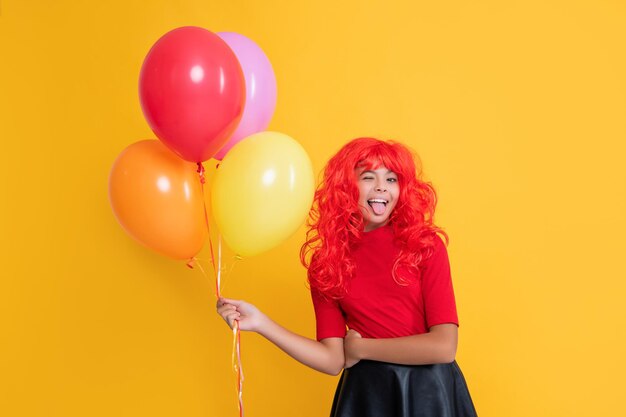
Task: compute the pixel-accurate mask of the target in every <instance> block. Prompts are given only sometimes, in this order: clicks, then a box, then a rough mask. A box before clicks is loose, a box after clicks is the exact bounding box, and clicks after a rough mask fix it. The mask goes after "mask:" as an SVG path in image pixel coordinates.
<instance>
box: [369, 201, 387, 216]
mask: <svg viewBox="0 0 626 417" xmlns="http://www.w3.org/2000/svg"><path fill="white" fill-rule="evenodd" d="M370 206H372V210H374V213H376V214H377V215H378V216H380V215H381V214H383V213H384V212H385V203H370Z"/></svg>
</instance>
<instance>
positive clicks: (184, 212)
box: [109, 140, 207, 259]
mask: <svg viewBox="0 0 626 417" xmlns="http://www.w3.org/2000/svg"><path fill="white" fill-rule="evenodd" d="M109 201H110V202H111V207H113V212H114V213H115V217H117V220H118V221H119V222H120V224H121V225H122V227H123V228H124V229H125V230H126V232H127V233H128V234H129V235H131V236H132V237H133V238H135V239H136V240H138V241H139V242H141V243H143V244H144V245H146V246H148V247H149V248H151V249H154V250H155V251H157V252H159V253H161V254H163V255H166V256H169V257H171V258H174V259H189V258H192V257H193V256H195V255H196V254H197V253H198V252H200V249H202V245H203V244H204V241H205V239H206V236H207V230H206V223H205V218H204V202H203V196H202V186H201V184H200V179H199V177H198V174H197V172H196V164H193V163H191V162H187V161H183V160H182V159H180V158H178V157H177V156H176V155H175V154H174V153H172V152H171V151H170V150H169V149H167V148H166V147H165V146H164V145H163V144H161V143H160V142H158V141H156V140H143V141H140V142H137V143H134V144H132V145H130V146H129V147H127V148H126V149H124V151H122V153H121V154H120V155H119V156H118V157H117V159H116V160H115V162H114V163H113V168H111V175H110V177H109Z"/></svg>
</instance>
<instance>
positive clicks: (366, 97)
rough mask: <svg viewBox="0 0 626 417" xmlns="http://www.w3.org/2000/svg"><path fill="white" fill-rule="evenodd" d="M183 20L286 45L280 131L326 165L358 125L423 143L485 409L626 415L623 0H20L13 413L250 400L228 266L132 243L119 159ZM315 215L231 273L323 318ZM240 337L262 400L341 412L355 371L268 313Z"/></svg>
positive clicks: (14, 28) (159, 412)
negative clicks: (315, 290) (283, 332)
mask: <svg viewBox="0 0 626 417" xmlns="http://www.w3.org/2000/svg"><path fill="white" fill-rule="evenodd" d="M183 25H197V26H202V27H205V28H208V29H210V30H213V31H234V32H239V33H242V34H244V35H246V36H248V37H249V38H251V39H253V40H255V41H256V42H257V43H258V44H259V45H260V46H261V47H262V48H263V49H264V50H265V52H266V53H267V55H268V56H269V58H270V60H271V62H272V63H273V65H274V69H275V72H276V76H277V81H278V87H279V91H278V105H277V109H276V114H275V117H274V119H273V121H272V124H271V125H270V128H271V129H273V130H277V131H281V132H284V133H287V134H289V135H291V136H292V137H294V138H296V139H297V140H298V141H299V142H300V143H301V144H302V145H303V146H304V148H305V149H306V150H307V151H308V152H309V155H310V156H311V158H312V160H313V164H314V168H315V172H316V174H317V173H319V171H320V170H321V168H322V167H323V164H324V163H325V162H326V160H327V159H328V157H329V156H330V155H332V154H333V153H334V152H335V151H336V150H337V149H338V148H339V147H340V146H341V145H342V144H343V143H345V142H346V141H347V140H348V139H351V138H353V137H356V136H362V135H374V136H379V137H382V138H395V139H399V140H401V141H404V142H405V143H407V144H409V145H410V146H411V147H413V148H414V149H416V150H417V151H418V152H419V154H420V155H421V158H422V161H423V163H424V167H425V172H426V176H427V178H428V179H430V180H432V181H433V182H434V184H435V186H436V188H437V190H438V192H439V196H440V205H439V210H438V217H437V219H438V222H439V224H440V225H441V226H443V227H444V228H445V229H446V231H447V232H448V233H449V235H450V237H451V244H450V247H449V252H450V257H451V262H452V268H453V274H454V283H455V290H456V293H457V303H458V308H459V313H460V319H461V329H460V345H459V352H458V361H459V363H460V365H461V367H462V369H463V370H464V373H465V376H466V378H467V381H468V384H469V387H470V389H471V392H472V395H473V398H474V401H475V404H476V407H477V409H478V411H479V414H480V415H481V417H489V416H493V417H499V416H509V417H516V416H537V417H538V416H569V417H572V416H618V415H623V398H622V397H623V388H624V382H623V375H624V374H625V373H626V365H625V363H624V360H623V357H622V356H623V352H624V351H625V350H626V343H625V339H626V337H625V336H624V333H623V331H622V328H621V326H622V325H623V324H624V318H625V307H624V304H625V301H624V300H625V295H626V291H625V290H626V279H625V278H626V273H625V272H626V268H625V267H624V250H625V245H624V236H626V220H624V213H625V212H626V196H625V194H626V186H625V184H626V168H625V164H624V161H623V159H624V155H625V150H626V147H625V145H624V140H625V138H626V122H625V120H626V119H625V117H624V116H625V110H626V81H625V80H626V58H625V57H626V55H625V54H624V45H625V42H624V41H625V40H626V4H625V3H624V2H621V1H617V0H615V1H608V0H587V1H571V0H569V1H565V0H564V1H554V0H550V1H539V0H528V1H497V0H493V1H484V0H482V1H463V2H460V1H459V2H455V1H452V2H432V1H428V2H427V1H417V2H408V1H407V2H402V3H400V2H398V3H394V2H382V1H380V2H366V1H358V2H357V1H354V2H353V1H315V2H299V1H289V0H281V1H278V0H276V1H256V2H253V1H243V0H238V1H233V0H231V1H200V0H194V1H183V0H169V1H166V0H156V1H138V0H125V1H119V0H115V1H100V2H96V1H93V2H91V1H86V0H84V1H79V0H75V1H43V0H41V1H34V0H2V1H1V4H0V139H1V142H0V143H1V145H2V148H1V150H0V155H1V158H2V159H1V163H0V178H1V181H2V183H1V184H2V187H1V191H2V194H1V197H0V198H1V200H0V201H1V204H0V210H1V211H0V227H1V229H0V232H1V236H2V241H1V242H2V247H1V253H2V265H1V269H0V274H1V276H2V278H1V279H0V414H2V415H6V416H55V417H56V416H59V417H60V416H63V417H71V416H152V417H157V416H168V417H170V416H185V417H192V416H235V415H237V411H236V401H235V391H234V378H233V375H232V372H231V367H230V348H231V346H230V343H231V335H230V332H229V331H228V329H227V327H226V326H225V325H224V323H223V322H222V321H221V320H220V319H219V318H218V317H217V315H216V314H215V313H214V302H215V299H214V295H213V282H212V280H208V279H206V278H205V277H204V276H202V274H201V273H200V272H199V271H197V270H194V271H192V270H189V269H187V268H186V267H185V266H184V265H183V264H181V263H177V262H174V261H171V260H168V259H165V258H162V257H160V256H158V255H156V254H154V253H153V252H151V251H150V250H148V249H145V248H143V247H142V246H140V245H138V244H137V243H135V242H134V241H133V240H132V239H130V238H129V237H128V236H127V235H126V234H125V233H124V231H123V230H122V228H121V227H120V226H119V225H118V224H117V223H116V221H115V219H114V217H113V215H112V212H111V210H110V207H109V204H108V199H107V179H108V173H109V169H110V167H111V164H112V162H113V160H114V159H115V157H116V156H117V155H118V154H119V153H120V152H121V151H122V149H124V148H125V147H126V146H127V145H129V144H131V143H133V142H135V141H138V140H140V139H145V138H153V137H154V136H153V134H152V133H151V131H150V129H149V128H148V126H147V124H146V122H145V121H144V119H143V116H142V114H141V110H140V107H139V101H138V95H137V79H138V73H139V68H140V66H141V63H142V60H143V58H144V56H145V54H146V53H147V51H148V49H149V48H150V46H151V45H152V44H153V43H154V42H155V41H156V40H157V39H158V38H159V37H160V36H161V35H162V34H164V33H165V32H167V31H168V30H170V29H173V28H175V27H178V26H183ZM208 165H211V164H208ZM259 204H262V202H259ZM303 234H304V229H300V230H299V231H298V232H297V233H296V234H295V235H294V236H293V237H292V238H290V239H289V240H288V241H286V242H284V244H282V245H281V246H279V247H277V248H275V249H274V250H272V251H270V252H267V253H265V254H263V255H259V256H257V257H253V258H249V259H246V260H244V261H242V262H239V263H238V264H237V265H236V266H235V268H234V270H233V272H232V274H230V275H229V277H228V278H227V282H226V283H225V287H224V292H225V294H226V295H229V296H232V297H243V298H245V299H247V300H249V301H253V302H254V303H255V304H257V305H258V306H259V307H261V308H262V309H264V311H266V312H267V313H268V314H269V315H271V316H272V317H274V318H275V319H276V320H277V321H279V322H281V323H283V324H284V325H286V326H287V327H289V328H291V329H293V330H294V331H296V332H299V333H302V334H305V335H308V336H314V320H313V313H312V308H311V306H310V303H309V295H308V293H307V290H306V288H305V284H304V282H305V271H304V269H303V268H302V267H301V266H300V265H299V263H298V256H297V255H298V249H299V245H300V243H301V242H302V239H303ZM202 256H203V257H204V258H205V259H206V258H207V257H208V251H206V250H205V252H204V253H203V254H202ZM230 256H231V255H229V254H226V255H225V259H226V260H227V261H228V262H231V258H230ZM242 343H243V346H242V349H243V360H244V367H245V376H246V382H245V388H244V401H245V406H246V415H247V416H250V417H254V416H256V417H260V416H324V415H327V413H328V410H329V407H330V403H331V398H332V393H333V391H334V386H335V383H336V380H337V378H334V377H329V376H325V375H322V374H317V373H315V372H314V371H312V370H309V369H307V368H305V367H304V366H301V365H299V364H297V363H296V362H295V361H293V360H290V359H289V358H288V357H287V356H286V355H284V354H283V353H282V352H280V351H279V350H278V349H276V348H275V347H273V346H272V345H270V344H269V343H268V342H267V341H265V340H263V339H262V338H261V337H259V336H258V335H254V334H244V335H243V341H242Z"/></svg>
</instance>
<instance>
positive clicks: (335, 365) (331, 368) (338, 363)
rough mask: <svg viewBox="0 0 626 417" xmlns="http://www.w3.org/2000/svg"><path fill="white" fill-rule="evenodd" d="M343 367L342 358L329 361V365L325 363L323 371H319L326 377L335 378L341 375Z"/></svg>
mask: <svg viewBox="0 0 626 417" xmlns="http://www.w3.org/2000/svg"><path fill="white" fill-rule="evenodd" d="M343 365H344V360H343V357H342V358H341V360H337V359H335V360H332V361H329V363H327V364H326V366H325V367H324V369H321V371H322V372H323V373H325V374H328V375H332V376H337V375H339V374H340V373H341V371H343Z"/></svg>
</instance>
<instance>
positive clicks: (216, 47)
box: [109, 27, 314, 260]
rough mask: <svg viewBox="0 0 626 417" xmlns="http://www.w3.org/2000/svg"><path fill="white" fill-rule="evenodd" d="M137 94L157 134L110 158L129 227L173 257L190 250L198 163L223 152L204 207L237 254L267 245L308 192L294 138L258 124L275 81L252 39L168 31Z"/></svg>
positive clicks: (197, 207) (196, 221) (195, 226)
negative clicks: (209, 199) (112, 159)
mask: <svg viewBox="0 0 626 417" xmlns="http://www.w3.org/2000/svg"><path fill="white" fill-rule="evenodd" d="M139 97H140V102H141V108H142V110H143V114H144V116H145V118H146V121H147V122H148V125H149V126H150V128H151V129H152V131H153V132H154V133H155V135H156V136H157V138H158V139H160V142H159V141H154V140H147V141H140V142H137V143H134V144H132V145H130V146H129V147H128V148H126V149H125V150H124V151H123V152H122V153H121V154H120V155H119V157H118V158H117V159H116V161H115V163H114V164H113V167H112V170H111V174H110V178H109V197H110V202H111V206H112V207H113V212H114V213H115V216H116V218H117V220H118V221H119V223H120V224H121V225H122V227H123V228H124V229H125V230H126V232H128V234H130V235H131V236H132V237H134V238H135V239H136V240H138V241H139V242H141V243H143V244H144V245H146V246H148V247H150V248H152V249H154V250H156V251H157V252H159V253H161V254H164V255H166V256H169V257H171V258H174V259H186V260H188V259H192V258H193V257H194V256H195V255H196V254H198V252H199V251H200V250H201V249H202V247H203V245H204V242H205V240H206V238H207V236H208V233H207V219H206V212H207V211H206V210H205V203H204V202H205V199H204V197H203V187H202V183H203V182H204V177H203V175H202V173H203V171H204V167H203V166H202V164H201V163H202V162H203V161H206V160H208V159H210V158H215V159H217V160H221V163H220V164H219V168H218V170H217V172H216V175H215V176H214V179H213V183H212V184H211V202H212V208H213V210H212V212H213V213H214V214H215V221H216V223H217V226H218V228H219V230H220V233H221V234H222V236H223V237H224V240H225V241H226V243H227V244H228V246H230V247H231V249H233V251H235V252H236V253H237V254H238V255H241V256H251V255H256V254H259V253H261V252H264V251H266V250H268V249H271V248H272V247H274V246H276V245H277V244H279V243H281V242H282V241H284V240H285V239H287V238H288V237H289V235H291V234H292V233H293V232H294V231H295V230H296V229H297V228H298V226H299V225H300V224H301V223H302V222H303V220H304V218H305V217H306V215H307V213H308V210H309V208H310V205H311V202H312V199H313V189H314V179H313V170H312V166H311V162H310V160H309V157H308V155H307V153H306V151H305V150H304V149H303V148H302V146H301V145H300V144H299V143H298V142H296V141H295V140H293V139H292V138H290V137H289V136H287V135H285V134H282V133H278V132H267V131H265V129H266V128H267V126H268V125H269V122H270V120H271V118H272V115H273V113H274V109H275V106H276V79H275V77H274V72H273V70H272V65H271V64H270V61H269V60H268V58H267V57H266V55H265V54H264V53H263V51H262V50H261V49H260V48H259V47H258V46H257V45H256V44H255V43H254V42H253V41H251V40H250V39H248V38H246V37H245V36H243V35H240V34H237V33H231V32H224V33H217V34H216V33H212V32H210V31H208V30H206V29H203V28H199V27H181V28H178V29H174V30H172V31H170V32H168V33H166V34H165V35H163V36H162V37H161V38H160V39H159V40H158V41H157V42H156V43H155V44H154V45H153V46H152V48H151V49H150V51H149V52H148V54H147V56H146V58H145V60H144V62H143V65H142V68H141V73H140V77H139ZM198 172H200V174H201V175H198ZM209 212H211V211H210V210H209Z"/></svg>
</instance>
